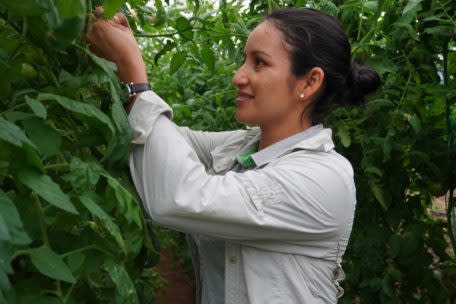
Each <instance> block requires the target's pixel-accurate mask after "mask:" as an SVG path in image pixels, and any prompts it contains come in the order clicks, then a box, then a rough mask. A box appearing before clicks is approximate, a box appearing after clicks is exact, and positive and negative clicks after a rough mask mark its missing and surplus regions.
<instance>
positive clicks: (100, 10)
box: [93, 6, 104, 18]
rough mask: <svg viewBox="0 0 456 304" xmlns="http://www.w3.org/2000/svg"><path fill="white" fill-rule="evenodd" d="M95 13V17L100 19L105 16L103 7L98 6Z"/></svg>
mask: <svg viewBox="0 0 456 304" xmlns="http://www.w3.org/2000/svg"><path fill="white" fill-rule="evenodd" d="M93 13H94V14H95V16H96V17H97V18H100V17H102V16H103V13H104V9H103V7H102V6H97V7H96V8H95V10H94V11H93Z"/></svg>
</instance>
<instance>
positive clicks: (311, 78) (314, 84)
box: [295, 67, 325, 102]
mask: <svg viewBox="0 0 456 304" xmlns="http://www.w3.org/2000/svg"><path fill="white" fill-rule="evenodd" d="M324 78H325V72H324V71H323V69H322V68H320V67H314V68H312V69H310V71H308V72H307V73H306V74H305V75H303V76H300V77H299V78H298V79H297V83H296V93H295V94H296V97H297V99H298V101H300V102H302V101H308V100H312V99H313V98H314V97H315V96H316V95H317V94H318V93H319V92H320V90H321V89H322V88H323V80H324ZM302 93H304V97H303V98H302V97H301V96H302V95H301V94H302Z"/></svg>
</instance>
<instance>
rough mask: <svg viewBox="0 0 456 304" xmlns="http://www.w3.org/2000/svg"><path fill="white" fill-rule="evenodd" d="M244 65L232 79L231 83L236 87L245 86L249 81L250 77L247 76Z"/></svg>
mask: <svg viewBox="0 0 456 304" xmlns="http://www.w3.org/2000/svg"><path fill="white" fill-rule="evenodd" d="M243 66H244V65H242V66H240V67H239V68H238V69H237V71H236V73H235V74H234V76H233V78H232V79H231V83H232V84H233V85H234V86H235V87H242V86H245V85H247V84H248V83H249V78H248V77H247V74H246V73H245V71H244V69H243Z"/></svg>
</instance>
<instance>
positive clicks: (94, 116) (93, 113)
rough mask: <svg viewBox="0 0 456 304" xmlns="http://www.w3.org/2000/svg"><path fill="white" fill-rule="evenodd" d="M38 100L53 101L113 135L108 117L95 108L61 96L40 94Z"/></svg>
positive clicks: (113, 131)
mask: <svg viewBox="0 0 456 304" xmlns="http://www.w3.org/2000/svg"><path fill="white" fill-rule="evenodd" d="M38 99H39V100H55V101H57V103H58V104H60V105H61V106H62V107H63V108H65V109H67V110H69V111H72V112H74V113H78V114H81V115H83V116H85V117H88V118H90V119H91V120H93V121H94V122H95V123H97V124H99V125H101V126H103V127H105V129H107V130H108V131H109V133H110V135H113V134H115V129H114V126H113V125H112V122H111V120H110V119H109V117H108V116H107V115H106V114H104V113H103V112H101V111H100V110H99V109H98V108H96V107H95V106H93V105H91V104H88V103H82V102H79V101H76V100H71V99H68V98H66V97H63V96H59V95H54V94H49V93H42V94H40V95H39V96H38Z"/></svg>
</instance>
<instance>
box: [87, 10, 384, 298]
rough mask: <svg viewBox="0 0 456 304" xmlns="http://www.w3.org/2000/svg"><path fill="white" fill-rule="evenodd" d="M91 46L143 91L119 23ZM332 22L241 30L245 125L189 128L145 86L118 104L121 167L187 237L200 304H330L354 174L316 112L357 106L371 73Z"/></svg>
mask: <svg viewBox="0 0 456 304" xmlns="http://www.w3.org/2000/svg"><path fill="white" fill-rule="evenodd" d="M87 38H88V40H89V42H90V43H91V45H92V47H93V50H94V51H95V52H97V53H98V54H100V55H101V56H104V57H106V58H108V59H110V60H112V61H114V62H115V63H117V65H118V67H119V70H118V73H119V74H118V75H119V78H120V80H121V81H123V82H139V83H147V82H148V79H147V75H146V72H145V68H144V62H143V60H142V58H141V54H140V51H139V48H138V46H137V44H136V41H135V39H134V37H133V35H132V32H131V30H130V29H129V27H128V23H127V21H126V19H125V16H123V15H121V14H117V15H116V16H115V17H114V20H112V21H103V20H99V21H97V22H95V23H94V24H93V26H92V28H91V30H90V31H89V33H88V37H87ZM350 52H351V51H350V44H349V41H348V38H347V36H346V34H345V33H344V31H343V29H342V26H341V24H340V23H339V21H338V20H337V19H336V18H334V17H331V16H329V15H326V14H323V13H321V12H319V11H316V10H312V9H306V8H300V9H277V10H274V11H273V12H272V13H271V14H269V15H268V16H267V17H266V18H265V19H264V20H263V21H262V22H261V23H260V24H259V25H258V26H257V27H256V28H255V29H254V30H253V31H252V32H251V33H250V35H249V37H248V40H247V43H246V45H245V49H244V62H243V64H242V65H241V66H240V67H239V69H238V70H237V72H236V73H235V75H234V76H233V79H232V83H233V85H234V86H235V87H236V88H237V90H238V98H237V99H236V100H235V103H236V106H237V108H236V119H237V120H238V121H239V122H241V123H245V124H249V125H254V127H253V128H250V129H247V130H234V131H225V132H204V131H193V130H191V129H189V128H188V127H181V126H177V125H176V124H175V123H173V122H172V116H173V111H172V109H171V107H169V105H168V104H167V103H166V102H165V101H163V100H162V99H161V98H160V97H159V96H158V95H157V94H156V93H155V92H153V91H152V90H147V91H145V92H142V93H140V94H138V95H137V96H135V97H137V98H136V99H135V100H132V101H131V102H130V104H129V106H128V109H129V110H130V109H131V111H130V113H129V121H130V124H131V126H132V129H133V141H132V143H133V147H132V151H131V155H130V169H131V174H132V178H133V181H134V183H135V186H136V189H137V191H138V193H139V195H140V196H141V200H142V203H143V204H144V206H145V209H146V210H147V211H148V214H149V215H150V217H151V218H152V220H153V221H155V222H156V223H158V224H160V225H163V226H165V227H169V228H172V229H175V230H179V231H183V232H186V233H187V240H188V242H189V246H190V248H191V251H192V257H193V263H194V268H195V274H196V278H197V301H198V302H199V303H203V304H207V303H217V304H218V303H226V304H231V303H259V304H264V303H300V304H301V303H336V302H337V299H338V298H339V297H341V296H342V294H343V289H342V288H341V287H340V286H339V282H340V281H341V280H342V279H344V277H345V276H344V272H343V270H342V268H341V264H340V263H341V260H342V256H343V254H344V252H345V249H346V246H347V243H348V240H349V236H350V233H351V229H352V225H353V218H354V211H355V205H356V189H355V184H354V179H353V169H352V166H351V164H350V163H349V161H348V160H347V159H346V158H344V157H343V156H342V155H340V154H338V153H337V152H336V151H335V150H334V143H333V141H332V137H331V136H332V130H331V129H330V128H326V127H324V126H323V123H322V122H321V121H322V118H323V117H324V115H325V114H326V113H327V111H328V110H329V108H330V107H331V106H332V105H333V104H347V105H348V104H351V105H357V104H362V103H363V97H364V96H365V95H366V94H369V93H372V92H374V91H375V90H376V89H377V88H378V86H379V83H380V81H379V77H378V74H377V73H376V72H375V71H373V70H371V69H369V68H367V67H363V66H361V65H359V64H357V63H352V60H351V53H350Z"/></svg>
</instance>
